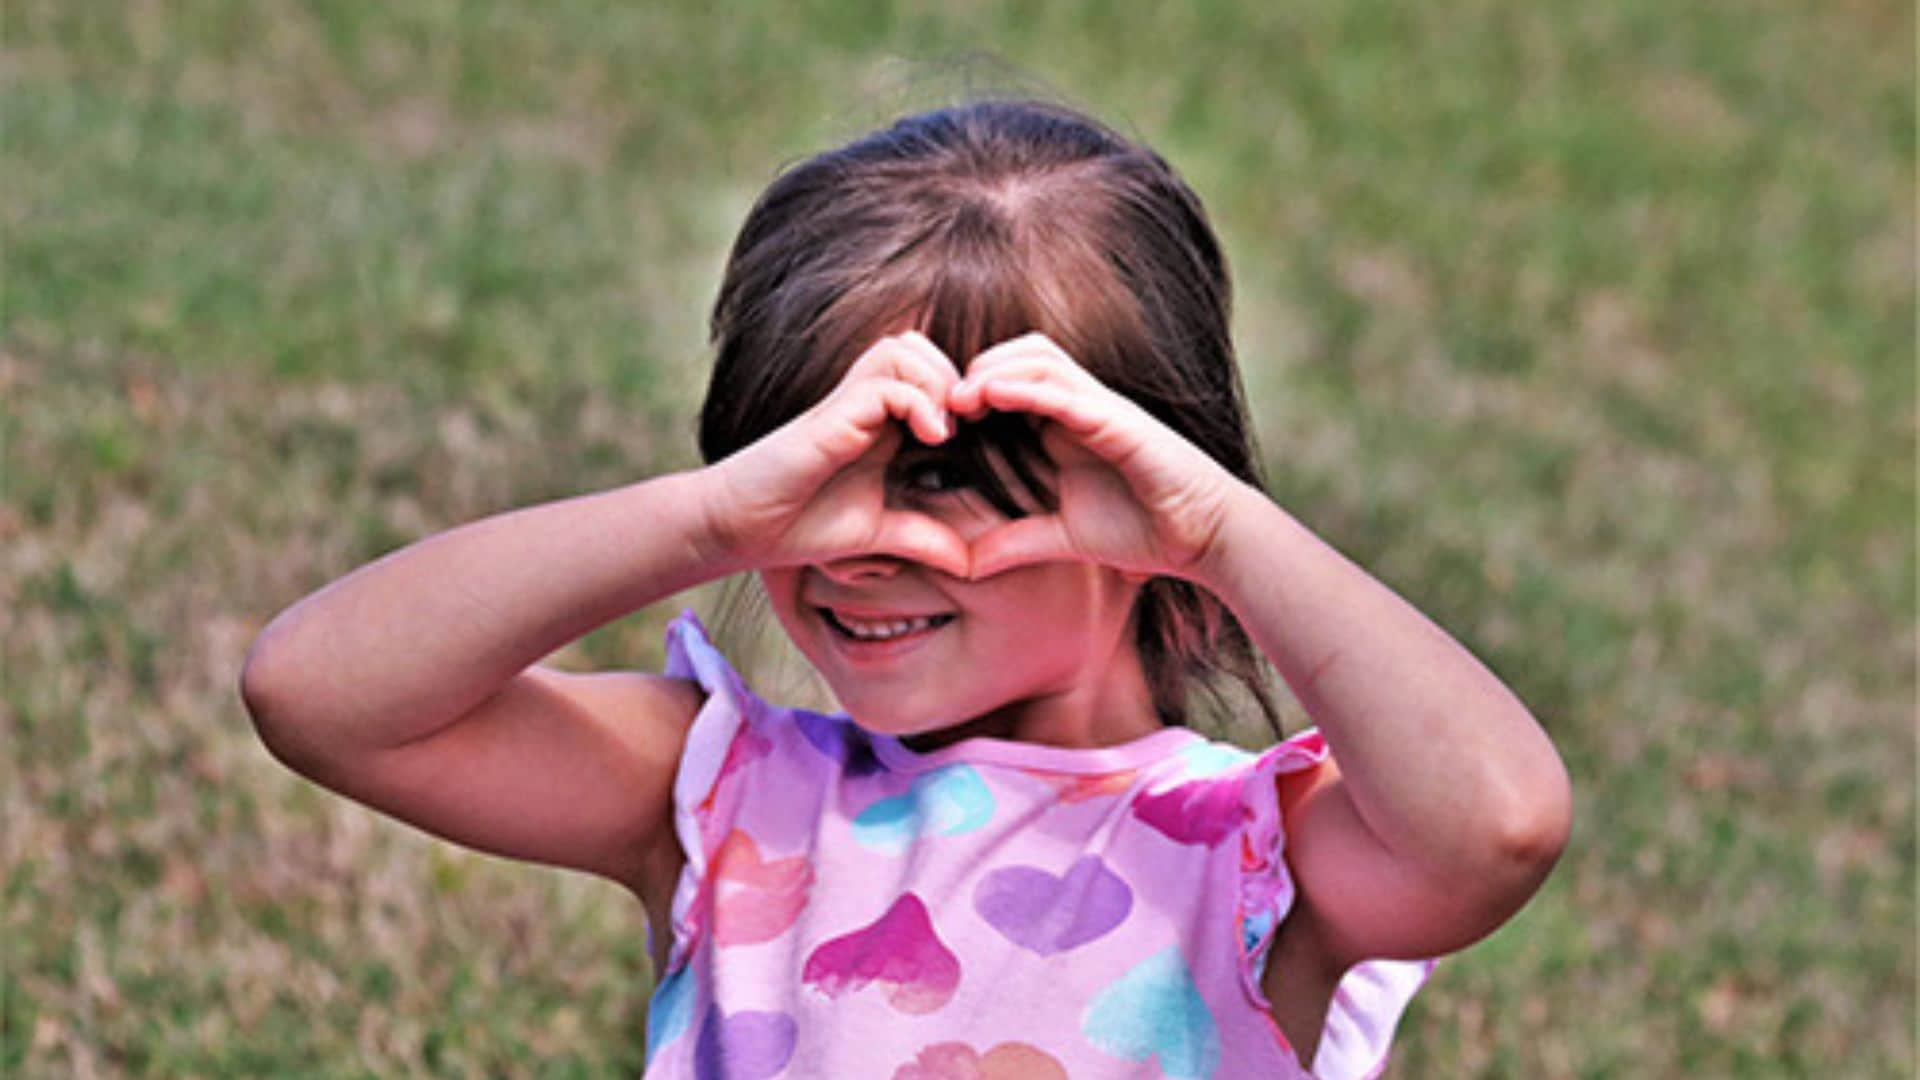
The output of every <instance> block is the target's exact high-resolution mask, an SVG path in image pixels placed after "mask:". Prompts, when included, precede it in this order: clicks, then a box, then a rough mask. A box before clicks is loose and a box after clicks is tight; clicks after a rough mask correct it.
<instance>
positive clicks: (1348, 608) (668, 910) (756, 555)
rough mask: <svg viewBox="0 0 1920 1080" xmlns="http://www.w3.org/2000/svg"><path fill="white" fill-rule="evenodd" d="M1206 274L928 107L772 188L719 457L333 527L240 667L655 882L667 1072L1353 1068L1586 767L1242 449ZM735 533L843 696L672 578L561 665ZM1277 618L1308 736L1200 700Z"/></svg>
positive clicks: (313, 765) (1050, 173)
mask: <svg viewBox="0 0 1920 1080" xmlns="http://www.w3.org/2000/svg"><path fill="white" fill-rule="evenodd" d="M1228 313H1229V288H1228V275H1227V268H1226V265H1225V261H1224V259H1223V258H1222V256H1221V252H1220V249H1219V245H1218V243H1217V242H1216V240H1215V238H1214V235H1213V233H1212V230H1211V228H1210V226H1209V224H1208V221H1207V218H1206V215H1205V213H1204V211H1203V210H1202V209H1201V206H1200V203H1199V201H1198V199H1197V198H1196V197H1195V196H1194V194H1193V192H1192V191H1191V190H1190V189H1189V188H1188V187H1187V185H1186V184H1184V183H1183V182H1182V181H1181V180H1180V179H1179V178H1178V176H1177V175H1176V174H1175V173H1174V172H1173V170H1172V169H1171V168H1170V167H1169V166H1168V165H1167V163H1166V162H1165V161H1164V160H1162V159H1161V158H1160V157H1159V156H1158V155H1156V154H1154V153H1153V152H1151V151H1150V150H1147V149H1145V148H1143V147H1141V146H1139V145H1137V144H1135V143H1132V142H1130V141H1128V140H1127V139H1125V138H1123V137H1121V136H1120V135H1118V134H1116V133H1115V132H1114V131H1112V130H1111V129H1109V128H1107V127H1106V126H1104V125H1102V124H1100V123H1099V122H1097V121H1095V120H1093V119H1091V118H1089V117H1086V116H1084V115H1082V114H1080V113H1078V112H1075V111H1073V110H1070V109H1066V108H1062V107H1059V106H1055V105H1049V104H1041V103H1034V102H1024V101H982V102H975V103H973V104H970V105H967V106H965V107H957V108H952V109H946V110H941V111H937V112H932V113H927V114H923V115H918V116H912V117H908V118H905V119H902V120H900V121H899V122H897V123H896V124H895V125H893V126H892V127H891V128H889V129H887V130H885V131H881V132H878V133H875V134H872V135H869V136H867V137H865V138H862V139H859V140H858V141H856V142H854V143H852V144H850V145H848V146H845V147H843V148H841V149H838V150H835V151H832V152H830V153H826V154H822V155H820V156H818V157H815V158H813V159H811V160H809V161H806V162H803V163H801V164H799V165H797V166H795V167H793V168H790V169H788V170H787V171H785V172H784V173H783V174H782V175H781V176H779V177H778V179H776V180H775V182H774V183H773V185H772V186H771V187H770V188H769V189H768V190H767V191H766V193H765V194H764V195H763V196H762V197H761V198H760V200H759V202H758V203H757V204H756V205H755V206H754V208H753V209H752V211H751V213H750V214H749V216H748V218H747V221H746V223H745V225H744V227H743V228H742V230H741V233H740V236H739V238H738V240H737V242H736V243H735V245H734V248H733V251H732V255H731V258H730V261H729V264H728V267H727V271H726V277H725V281H724V283H723V284H722V286H721V290H720V295H719V299H718V302H717V303H716V305H715V308H714V312H713V334H714V341H715V345H716V346H717V350H718V352H717V363H716V367H715V369H714V372H713V380H712V385H711V388H710V390H709V393H708V397H707V401H706V404H705V406H704V409H703V412H702V414H701V418H700V435H699V437H700V449H701V452H702V454H703V456H704V459H705V461H706V463H707V464H706V465H705V466H704V467H702V468H698V469H693V470H689V471H686V472H682V473H676V474H668V475H663V476H659V477H655V478H652V479H648V480H644V481H641V482H639V483H635V484H632V485H629V486H625V487H620V488H616V489H613V490H609V491H605V492H600V493H596V494H590V495H584V496H580V497H577V498H571V499H565V500H560V501H557V502H552V503H547V504H543V505H539V506H534V507H529V508H524V509H520V510H516V511H512V512H508V513H502V514H499V515H496V516H494V517H489V518H486V519H484V520H481V521H477V522H474V523H471V524H468V525H465V526H462V527H460V528H456V529H452V530H449V531H447V532H444V533H441V534H439V535H436V536H432V537H429V538H427V539H425V540H422V541H420V542H418V543H416V544H414V545H412V546H410V547H408V548H405V549H403V550H401V551H398V552H395V553H393V554H390V555H388V556H386V557H384V558H382V559H380V560H378V561H376V562H374V563H372V564H370V565H368V566H365V567H363V568H361V569H359V570H357V571H355V572H354V573H353V574H350V575H348V576H347V577H346V578H344V579H342V580H340V581H338V582H336V583H334V584H331V585H329V586H328V587H326V588H324V589H322V590H320V591H319V592H317V593H315V594H314V595H312V596H311V597H308V598H306V599H305V600H303V601H301V602H300V603H299V604H297V605H295V606H294V607H292V608H291V609H289V610H288V611H286V612H285V613H283V614H282V615H281V616H280V617H278V618H276V619H275V620H274V622H273V624H272V625H271V626H269V627H268V628H267V629H266V630H265V631H264V632H263V633H262V634H261V636H260V639H259V640H258V641H257V642H256V643H255V645H254V648H253V650H252V652H251V653H250V655H249V657H248V661H247V665H246V670H245V672H244V675H243V678H242V693H243V695H244V697H245V700H246V704H247V707H248V709H249V710H250V712H251V714H252V716H253V718H254V722H255V723H256V725H257V726H258V730H259V733H260V735H261V737H262V739H263V740H264V741H265V743H266V745H267V746H268V747H269V748H270V749H271V751H272V752H273V753H274V755H275V756H276V757H278V758H279V759H280V760H282V761H283V762H285V763H286V764H287V765H289V766H290V767H292V768H294V769H296V770H298V771H299V772H301V773H302V774H304V775H306V776H308V777H311V778H312V779H314V780H315V781H317V782H318V783H321V784H324V785H326V786H327V787H329V788H331V789H333V790H336V791H338V792H340V793H342V794H345V795H347V796H349V797H351V798H354V799H357V800H360V801H361V802H364V803H366V804H367V805H369V806H372V807H375V808H377V809H379V810H381V811H384V812H386V813H388V814H391V815H394V816H396V817H398V818H401V819H402V820H405V821H408V822H411V823H413V824H415V825H417V826H419V827H421V828H424V829H426V830H429V831H431V832H433V833H435V834H437V835H439V836H442V837H446V838H448V839H451V840H454V841H457V842H459V843H462V844H466V845H469V846H471V847H475V848H478V849H480V850H483V851H488V852H494V853H498V854H503V855H510V856H515V857H519V858H524V859H531V860H536V861H539V862H543V863H548V864H553V865H558V866H566V867H574V868H578V869H582V870H588V871H592V872H594V873H597V874H601V875H604V876H605V877H607V878H609V879H611V880H613V881H617V882H619V883H621V884H622V885H625V886H626V887H627V888H628V889H630V890H631V891H632V892H633V893H634V895H635V896H636V897H637V898H638V899H639V900H640V901H641V902H642V903H643V905H644V906H645V908H646V911H647V912H648V914H649V916H650V917H651V919H652V926H651V927H650V930H651V931H652V933H651V938H650V944H651V945H652V947H653V955H654V961H655V965H656V966H655V970H656V972H657V973H658V975H659V979H658V983H657V986H656V989H655V992H654V995H653V1000H652V1002H651V1006H650V1011H649V1021H648V1029H649V1030H648V1033H647V1057H648V1067H647V1075H648V1076H650V1077H652V1076H661V1077H667V1076H697V1077H751V1078H763V1077H775V1076H786V1077H832V1078H843V1077H883V1078H885V1077H892V1078H896V1080H898V1078H919V1080H931V1078H935V1077H941V1078H944V1077H1015V1076H1018V1077H1067V1076H1072V1077H1077V1078H1093V1077H1121V1076H1125V1077H1132V1076H1149V1075H1165V1076H1171V1077H1213V1076H1218V1077H1255V1076H1304V1075H1314V1076H1321V1077H1353V1076H1365V1075H1369V1074H1372V1073H1375V1072H1377V1071H1379V1070H1380V1069H1381V1068H1382V1067H1383V1065H1384V1062H1385V1056H1386V1052H1387V1049H1388V1044H1389V1042H1390V1040H1391V1036H1392V1032H1393V1028H1394V1026H1395V1023H1396V1021H1397V1020H1398V1018H1399V1016H1400V1014H1401V1012H1402V1010H1403V1008H1404V1007H1405V1005H1406V1003H1407V1001H1408V1000H1409V998H1410V997H1411V996H1412V994H1413V993H1414V991H1415V990H1416V989H1417V988H1418V987H1419V985H1420V984H1421V983H1422V981H1423V980H1424V979H1425V978H1426V976H1427V974H1428V972H1429V970H1430V969H1431V967H1432V959H1431V958H1433V957H1436V956H1439V955H1440V954H1443V953H1446V952H1449V951H1452V950H1456V949H1459V948H1461V947H1462V946H1465V945H1467V944H1469V943H1471V942H1473V941H1475V940H1477V939H1478V938H1480V937H1482V936H1483V935H1485V934H1487V933H1488V932H1489V931H1491V930H1493V929H1494V928H1495V927H1497V926H1499V925H1500V924H1501V923H1502V922H1503V921H1505V920H1506V919H1507V918H1508V917H1509V916H1511V915H1512V914H1513V913H1514V911H1515V910H1516V909H1518V908H1519V907H1520V906H1521V904H1523V903H1524V902H1525V901H1526V899H1527V898H1528V897H1529V896H1531V895H1532V894H1533V892H1534V890H1535V889H1537V888H1538V887H1539V885H1540V882H1541V880H1542V879H1543V878H1544V877H1545V875H1546V874H1547V872H1548V870H1549V868H1550V867H1551V866H1552V865H1553V863H1554V861H1555V859H1556V858H1557V857H1558V855H1559V852H1560V850H1561V847H1562V846H1563V844H1564V843H1565V841H1566V837H1567V832H1568V826H1569V819H1570V811H1569V801H1570V800H1569V791H1568V783H1567V779H1566V775H1565V772H1564V770H1563V768H1562V766H1561V763H1560V761H1559V758H1558V757H1557V756H1556V754H1555V752H1554V749H1553V747H1552V745H1551V744H1550V743H1549V741H1548V740H1547V738H1546V736H1545V734H1544V733H1543V732H1542V731H1541V729H1540V727H1539V726H1538V725H1537V724H1536V723H1535V722H1534V720H1533V718H1532V716H1530V715H1529V713H1528V711H1527V709H1526V707H1525V706H1524V705H1522V704H1521V703H1520V702H1519V701H1518V700H1516V699H1515V697H1514V696H1513V694H1512V693H1510V692H1509V691H1508V689H1507V687H1506V686H1504V685H1503V684H1502V683H1501V682H1500V680H1499V679H1498V678H1497V677H1495V676H1494V675H1493V674H1492V673H1491V672H1489V671H1488V670H1487V669H1486V668H1485V667H1483V666H1482V665H1481V664H1480V663H1479V662H1478V661H1476V660H1475V658H1474V657H1473V656H1472V655H1471V654H1470V653H1468V652H1467V651H1466V650H1465V649H1464V648H1462V647H1461V646H1460V645H1459V644H1458V643H1456V642H1455V641H1454V640H1453V639H1452V638H1451V637H1449V636H1448V635H1447V634H1446V633H1445V632H1444V631H1442V630H1441V629H1440V628H1439V627H1437V626H1435V625H1434V624H1433V623H1432V622H1430V621H1428V620H1427V619H1426V618H1425V617H1423V616H1422V615H1421V614H1420V612H1418V611H1417V610H1415V609H1414V608H1412V607H1411V606H1409V605H1408V604H1407V603H1406V602H1405V601H1403V600H1401V599H1400V598H1399V597H1398V596H1397V595H1395V594H1394V593H1393V592H1392V591H1391V590H1389V589H1388V588H1387V587H1385V586H1384V585H1382V584H1381V583H1379V582H1378V581H1376V580H1374V579H1373V578H1372V577H1370V576H1368V575H1367V574H1366V573H1365V572H1364V571H1363V570H1361V569H1360V568H1359V567H1357V566H1355V565H1354V564H1353V563H1351V562H1349V561H1348V560H1347V559H1345V558H1343V557H1342V556H1341V555H1340V554H1339V553H1338V552H1336V551H1335V550H1333V549H1332V548H1331V547H1329V546H1327V545H1326V544H1325V543H1323V542H1322V541H1320V540H1319V539H1318V538H1317V537H1315V536H1314V534H1313V533H1312V532H1310V531H1309V530H1308V529H1307V528H1306V527H1305V526H1303V525H1302V524H1301V523H1299V522H1298V521H1296V520H1295V519H1294V518H1293V517H1291V516H1290V515H1289V514H1288V513H1287V512H1286V511H1285V510H1283V509H1282V508H1281V507H1280V506H1278V505H1276V504H1275V503H1274V502H1273V501H1272V500H1271V499H1269V498H1268V497H1267V496H1266V495H1265V494H1264V493H1263V490H1262V486H1261V482H1260V480H1259V476H1258V471H1257V467H1256V465H1255V461H1256V457H1255V453H1254V450H1253V440H1252V436H1251V433H1250V432H1249V430H1248V424H1247V421H1246V413H1245V407H1244V404H1243V401H1242V392H1241V388H1240V379H1239V374H1238V371H1237V369H1236V367H1235V362H1234V359H1233V349H1232V344H1231V342H1230V340H1229V336H1228ZM743 571H754V572H757V574H758V578H759V581H760V583H761V584H762V585H763V586H764V588H765V592H766V596H767V598H768V600H769V601H770V603H771V607H772V610H773V611H774V612H775V614H776V616H777V618H778V620H779V623H780V625H781V627H782V628H783V629H784V630H785V631H786V633H787V634H788V635H789V636H790V637H791V638H792V640H793V642H794V644H795V645H796V646H798V648H799V650H800V652H801V653H802V654H804V655H805V657H806V658H807V660H808V661H809V662H811V664H812V665H813V666H814V667H815V668H816V669H817V670H818V671H819V673H820V675H821V676H822V677H823V678H824V680H825V682H826V684H827V685H828V686H829V687H830V688H831V690H832V691H833V693H834V695H835V696H836V697H837V698H838V701H839V703H840V705H841V706H842V708H843V711H839V712H834V713H831V714H826V713H820V712H814V711H809V710H805V709H799V708H794V707H783V706H781V705H778V704H776V703H772V702H768V701H765V700H762V699H761V698H760V697H758V696H756V695H755V693H754V692H753V691H752V690H751V689H750V688H749V687H748V686H747V684H746V682H745V681H743V680H742V678H741V677H740V676H739V675H738V674H737V673H736V672H735V671H734V670H733V669H732V668H731V667H730V666H729V664H728V662H727V660H726V659H725V658H724V657H723V656H722V655H721V654H720V653H719V652H718V651H716V649H715V648H714V646H713V644H712V643H711V642H710V641H709V640H708V638H707V635H706V632H705V629H704V627H703V626H702V624H701V621H700V620H699V618H697V617H696V616H695V614H694V613H693V612H692V611H691V610H688V611H684V612H682V613H681V614H680V615H679V616H678V617H677V618H676V619H674V620H673V622H672V623H671V625H670V626H669V628H668V637H667V665H666V671H665V672H664V673H663V674H660V675H654V674H648V673H642V672H607V673H600V674H570V673H566V672H562V671H559V670H556V669H553V668H550V667H544V666H541V665H539V664H538V663H536V661H538V660H540V659H541V658H542V657H545V656H547V655H548V654H550V653H551V652H553V651H554V650H555V649H557V648H559V647H560V646H562V645H564V644H566V643H567V642H569V641H572V640H573V639H575V638H577V637H579V636H580V635H582V634H583V633H585V632H587V631H589V630H591V629H593V628H594V627H597V626H599V625H601V624H603V623H605V622H607V621H609V620H611V619H614V618H617V617H619V616H621V615H624V614H627V613H629V612H632V611H634V610H635V609H637V608H641V607H644V606H646V605H647V604H650V603H652V602H654V601H656V600H658V599H660V598H662V597H665V596H668V595H670V594H672V593H675V592H678V591H680V590H683V589H686V588H689V587H690V586H693V585H696V584H698V583H700V582H703V581H706V580H709V579H712V578H716V577H720V576H724V575H730V574H735V573H740V572H743ZM1256 649H1257V652H1256ZM1261 654H1264V656H1265V658H1266V659H1267V660H1269V661H1271V663H1272V664H1273V666H1274V667H1275V668H1276V669H1277V670H1278V672H1279V673H1280V675H1281V676H1282V677H1283V678H1285V679H1286V681H1287V683H1288V685H1289V686H1290V687H1291V688H1292V690H1293V692H1294V694H1295V695H1296V697H1297V698H1298V699H1299V701H1300V702H1301V704H1302V705H1303V706H1304V707H1305V709H1306V710H1307V712H1308V714H1309V715H1310V716H1311V717H1312V719H1313V720H1314V721H1315V723H1316V727H1315V728H1313V729H1311V730H1309V731H1307V732H1305V733H1302V734H1299V735H1296V736H1294V737H1292V738H1289V739H1285V740H1283V741H1281V742H1279V743H1277V744H1276V745H1274V746H1272V747H1270V748H1269V749H1267V750H1265V751H1264V752H1260V753H1257V754H1256V753H1252V752H1248V751H1244V750H1239V749H1236V748H1234V747H1231V746H1228V745H1226V744H1224V743H1220V742H1215V741H1212V740H1210V739H1208V738H1206V737H1204V736H1202V735H1200V734H1198V733H1196V732H1195V731H1194V730H1192V729H1191V728H1189V727H1186V726H1184V725H1185V723H1186V722H1187V721H1188V720H1189V719H1190V718H1192V717H1194V716H1195V715H1196V712H1195V702H1194V700H1193V697H1194V694H1193V692H1194V691H1196V690H1201V689H1208V686H1207V683H1208V680H1210V679H1212V680H1216V681H1217V679H1218V678H1219V677H1221V676H1226V677H1231V678H1237V679H1239V680H1240V681H1241V682H1243V683H1244V684H1245V685H1246V686H1247V688H1248V689H1249V690H1250V691H1251V692H1252V694H1253V700H1254V701H1256V702H1257V703H1258V704H1259V706H1260V707H1261V709H1262V710H1263V711H1265V712H1266V713H1267V717H1268V719H1269V720H1270V721H1271V720H1272V719H1273V710H1272V703H1271V699H1270V697H1269V696H1268V694H1267V693H1266V690H1265V688H1264V687H1263V686H1262V685H1261V683H1260V666H1259V661H1260V658H1261ZM1215 700H1220V699H1217V698H1216V699H1215ZM1308 1063H1310V1064H1311V1065H1312V1071H1311V1073H1309V1071H1308V1069H1307V1068H1306V1067H1305V1066H1306V1065H1307V1064H1308Z"/></svg>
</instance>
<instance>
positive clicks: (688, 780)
mask: <svg viewBox="0 0 1920 1080" xmlns="http://www.w3.org/2000/svg"><path fill="white" fill-rule="evenodd" d="M665 673H666V674H667V675H670V676H673V677H675V678H681V679H693V680H695V681H697V682H698V683H699V684H700V688H701V689H702V690H704V691H706V694H707V699H706V701H705V703H704V704H702V705H701V706H700V711H699V713H697V714H696V715H695V716H694V719H693V724H692V726H691V727H689V728H688V729H687V738H686V744H685V746H684V748H683V749H682V750H681V754H680V766H679V771H678V772H677V773H676V775H675V777H674V781H673V824H674V833H675V835H676V836H677V837H678V838H679V840H680V849H681V850H682V851H683V852H684V853H685V854H686V860H687V861H686V865H685V868H684V869H683V870H682V872H681V874H680V879H679V882H678V883H677V884H676V886H675V888H674V895H673V920H672V921H673V930H674V934H673V949H672V951H671V953H670V954H669V956H668V959H667V970H668V971H669V972H671V971H675V970H678V969H679V968H680V966H681V965H682V964H683V963H685V961H686V959H687V954H688V953H689V952H691V950H692V949H693V947H694V946H695V945H696V944H697V943H698V941H699V939H700V936H701V932H702V930H703V929H704V928H703V926H701V925H700V923H701V921H702V919H701V912H702V911H703V910H704V905H700V904H697V903H696V895H697V893H698V891H699V887H700V883H701V882H704V881H705V880H706V879H707V866H708V863H709V861H710V860H711V859H712V857H713V853H714V851H715V850H716V849H717V848H718V847H719V845H720V842H721V841H722V840H723V839H725V837H726V834H727V832H728V830H729V829H730V828H731V827H732V823H733V821H734V818H735V817H736V816H737V814H738V812H739V804H740V793H741V792H740V789H741V785H739V784H737V783H730V782H729V780H730V778H731V777H733V775H734V774H735V773H737V772H738V771H739V770H740V769H741V767H742V766H744V765H745V764H746V763H747V762H748V761H750V760H751V759H752V758H754V757H756V756H759V755H763V754H764V753H765V751H766V745H767V744H766V740H765V738H764V737H763V736H761V735H759V734H758V732H757V730H756V729H758V728H760V727H762V726H763V725H764V723H765V719H766V717H767V715H768V714H769V712H770V711H772V710H771V708H770V707H769V706H768V704H767V703H766V702H765V701H763V700H761V699H760V697H759V696H757V695H756V694H754V693H753V692H752V691H751V690H748V689H747V685H746V683H745V681H744V680H742V679H741V678H740V675H739V673H738V672H736V671H734V669H733V667H732V665H730V664H728V663H727V660H726V658H725V657H724V656H722V655H721V654H720V651H719V650H718V649H716V648H714V647H713V645H712V643H711V642H709V641H708V639H707V629H706V627H705V626H703V625H702V624H701V622H700V618H699V616H698V615H695V614H694V612H693V609H692V608H687V609H684V610H682V611H681V612H680V614H679V615H678V616H676V617H675V618H674V619H673V620H672V621H671V622H669V623H668V624H667V663H666V672H665Z"/></svg>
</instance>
